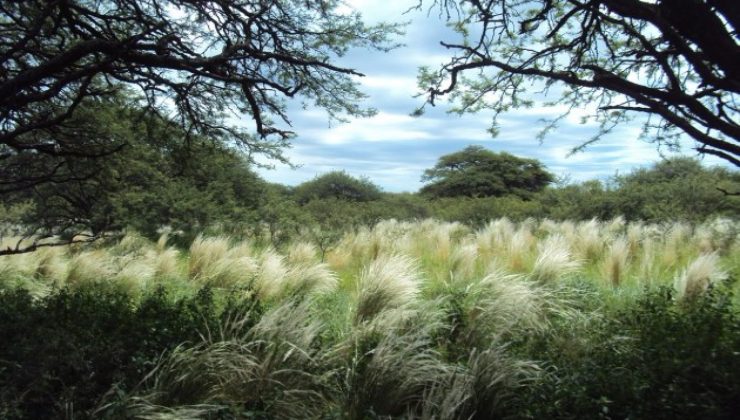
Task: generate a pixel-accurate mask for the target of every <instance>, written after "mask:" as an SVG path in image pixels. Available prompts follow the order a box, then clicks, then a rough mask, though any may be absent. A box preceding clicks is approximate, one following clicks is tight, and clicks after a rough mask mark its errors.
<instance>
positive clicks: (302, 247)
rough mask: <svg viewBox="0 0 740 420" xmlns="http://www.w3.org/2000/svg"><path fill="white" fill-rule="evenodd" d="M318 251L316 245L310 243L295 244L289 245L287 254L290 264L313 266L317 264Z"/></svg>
mask: <svg viewBox="0 0 740 420" xmlns="http://www.w3.org/2000/svg"><path fill="white" fill-rule="evenodd" d="M318 256H319V251H318V249H316V245H314V244H312V243H310V242H295V243H292V244H291V245H290V247H289V248H288V252H287V258H288V262H289V263H290V264H313V263H315V262H318V260H319V258H318Z"/></svg>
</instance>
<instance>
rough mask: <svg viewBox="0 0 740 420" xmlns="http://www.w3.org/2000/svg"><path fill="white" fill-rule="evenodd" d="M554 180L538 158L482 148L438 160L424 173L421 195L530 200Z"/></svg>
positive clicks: (462, 151)
mask: <svg viewBox="0 0 740 420" xmlns="http://www.w3.org/2000/svg"><path fill="white" fill-rule="evenodd" d="M553 180H554V178H553V176H552V175H551V174H550V173H549V172H547V171H546V170H545V169H544V168H543V166H542V164H541V163H540V162H538V161H537V160H535V159H523V158H519V157H516V156H513V155H510V154H508V153H505V152H501V153H494V152H491V151H489V150H486V149H484V148H483V147H481V146H468V147H466V148H465V149H463V150H461V151H459V152H455V153H452V154H449V155H445V156H442V157H440V158H439V161H438V162H437V164H436V165H435V166H434V167H433V168H431V169H427V170H426V171H424V176H423V177H422V181H426V182H429V184H427V185H425V186H424V187H423V188H422V189H421V192H422V193H423V194H428V195H430V196H432V197H459V196H467V197H491V196H494V197H499V196H503V195H509V194H511V195H515V196H518V197H522V198H529V197H531V195H532V193H533V192H536V191H540V190H541V189H543V188H544V187H545V186H546V185H547V184H549V183H551V182H552V181H553Z"/></svg>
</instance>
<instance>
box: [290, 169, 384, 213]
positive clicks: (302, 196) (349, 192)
mask: <svg viewBox="0 0 740 420" xmlns="http://www.w3.org/2000/svg"><path fill="white" fill-rule="evenodd" d="M293 194H294V197H295V200H296V201H297V202H298V203H299V204H301V205H303V204H306V203H308V202H309V201H312V200H316V199H339V200H345V201H355V202H365V201H373V200H378V199H380V197H381V191H380V188H378V186H377V185H375V184H373V183H372V182H371V181H370V180H369V179H367V178H355V177H353V176H351V175H349V174H348V173H346V172H344V171H333V172H328V173H326V174H324V175H321V176H317V177H316V178H314V179H312V180H311V181H306V182H304V183H303V184H301V185H299V186H297V187H296V188H295V191H294V192H293Z"/></svg>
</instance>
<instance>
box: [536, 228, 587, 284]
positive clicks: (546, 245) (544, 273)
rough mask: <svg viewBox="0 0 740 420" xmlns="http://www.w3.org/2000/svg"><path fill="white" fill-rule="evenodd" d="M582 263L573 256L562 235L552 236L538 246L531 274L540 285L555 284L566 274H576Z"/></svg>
mask: <svg viewBox="0 0 740 420" xmlns="http://www.w3.org/2000/svg"><path fill="white" fill-rule="evenodd" d="M580 267H581V263H580V261H578V260H575V259H574V258H573V256H572V255H571V252H570V249H569V246H568V241H566V240H565V238H564V237H563V236H562V235H560V234H555V235H550V236H548V237H547V239H545V240H544V241H543V242H540V244H539V245H538V255H537V260H535V262H534V267H532V271H531V273H530V274H529V276H530V278H531V279H532V280H535V281H537V282H540V283H553V282H555V281H556V280H558V279H560V278H561V277H563V276H565V275H566V274H570V273H574V272H576V271H578V270H579V269H580Z"/></svg>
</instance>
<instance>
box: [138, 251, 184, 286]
mask: <svg viewBox="0 0 740 420" xmlns="http://www.w3.org/2000/svg"><path fill="white" fill-rule="evenodd" d="M147 259H148V260H149V261H150V262H151V265H152V268H153V269H154V279H155V280H161V281H162V280H163V281H166V280H173V279H179V278H181V277H184V272H183V271H184V268H181V265H180V252H179V251H178V250H177V249H175V248H160V247H159V246H157V250H156V251H150V252H149V254H147Z"/></svg>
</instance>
